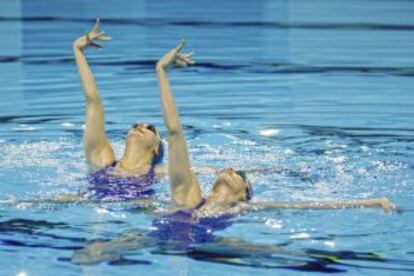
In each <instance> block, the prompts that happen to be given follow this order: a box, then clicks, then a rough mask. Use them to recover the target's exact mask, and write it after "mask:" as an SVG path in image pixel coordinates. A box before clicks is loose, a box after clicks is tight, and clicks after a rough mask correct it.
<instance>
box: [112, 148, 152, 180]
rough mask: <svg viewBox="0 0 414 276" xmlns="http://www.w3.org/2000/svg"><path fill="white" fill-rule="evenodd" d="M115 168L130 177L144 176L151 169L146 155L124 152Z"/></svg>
mask: <svg viewBox="0 0 414 276" xmlns="http://www.w3.org/2000/svg"><path fill="white" fill-rule="evenodd" d="M115 168H116V170H119V171H121V172H124V173H126V174H130V175H141V174H145V173H146V172H148V170H149V169H150V168H151V158H150V157H149V156H148V155H146V154H128V152H125V153H124V155H123V156H122V158H121V159H120V160H119V162H118V163H117V165H116V167H115Z"/></svg>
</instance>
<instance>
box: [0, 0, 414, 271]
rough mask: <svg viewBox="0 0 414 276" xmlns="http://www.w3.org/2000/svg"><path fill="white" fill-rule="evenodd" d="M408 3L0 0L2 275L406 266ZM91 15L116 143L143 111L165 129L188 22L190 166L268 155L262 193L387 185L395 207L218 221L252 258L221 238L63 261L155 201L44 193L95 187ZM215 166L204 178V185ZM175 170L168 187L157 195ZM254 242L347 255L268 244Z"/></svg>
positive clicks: (412, 266)
mask: <svg viewBox="0 0 414 276" xmlns="http://www.w3.org/2000/svg"><path fill="white" fill-rule="evenodd" d="M413 15H414V2H412V1H405V0H395V1H380V0H379V1H370V0H365V1H362V0H361V1H356V0H349V1H339V0H326V1H322V0H316V1H287V0H286V1H271V0H267V1H266V0H259V1H247V0H245V1H216V0H213V1H203V2H201V1H133V0H128V1H122V2H121V1H115V0H113V1H98V0H93V1H81V0H71V1H45V0H37V1H28V0H20V1H14V0H10V1H8V0H6V1H4V0H3V1H1V2H0V35H1V42H0V83H1V88H0V124H1V127H0V179H1V184H0V185H1V186H0V192H1V193H0V200H1V201H0V275H78V274H81V273H82V274H85V275H140V274H144V273H151V275H230V274H231V275H236V274H237V275H252V274H259V273H260V275H298V274H301V273H303V274H304V275H309V273H310V272H311V271H313V273H314V274H318V273H324V272H327V271H330V270H329V269H331V271H339V272H347V273H349V274H353V275H361V274H363V275H370V274H371V275H397V274H398V275H404V274H405V275H412V274H413V272H414V255H413V254H414V242H413V240H414V234H413V233H414V224H413V221H414V220H413V218H414V216H413V211H414V205H413V199H414V163H413V160H414V159H413V157H414V128H413V125H414V124H413V123H414V93H413V91H412V90H413V87H414V86H413V80H414V78H413V77H414V65H413V64H414V47H413V45H414V16H413ZM96 17H100V18H101V19H102V27H103V29H104V30H105V31H106V32H107V33H108V34H110V35H112V36H113V41H112V42H110V43H107V44H105V48H104V49H103V50H102V51H93V50H91V51H89V52H88V53H87V56H88V59H89V61H90V63H91V66H92V69H93V71H94V73H95V75H96V78H97V81H98V84H99V88H100V91H101V94H102V97H103V100H104V104H105V110H106V121H107V131H108V135H109V136H110V138H111V140H112V142H113V144H114V147H115V150H116V154H117V156H119V155H120V154H121V153H122V149H123V139H124V134H125V131H126V129H127V128H128V127H129V126H130V125H131V124H132V123H134V122H136V121H148V122H151V123H154V124H155V125H156V126H157V127H158V128H159V129H160V130H161V133H162V134H163V135H164V137H165V128H164V127H163V122H162V117H161V113H160V106H159V99H158V88H157V84H156V78H155V73H154V65H155V62H156V60H157V58H159V57H160V56H161V55H162V54H163V53H164V52H165V51H166V50H168V49H169V48H171V47H172V46H174V45H175V44H176V43H177V42H178V41H179V40H180V39H181V38H182V37H185V38H186V39H187V40H188V48H189V49H194V50H195V59H196V61H197V62H198V63H197V65H196V66H194V67H191V68H187V69H182V70H175V71H172V72H171V76H170V77H171V81H172V86H173V91H174V93H175V96H176V100H177V104H178V106H179V109H180V114H181V117H182V121H183V123H184V127H185V133H186V136H187V139H188V143H189V149H190V152H191V159H192V160H193V163H194V165H197V166H213V167H225V166H228V165H231V166H234V167H237V168H256V169H265V170H267V169H269V171H267V172H264V173H254V174H251V175H250V178H251V180H252V183H253V185H254V190H255V200H256V201H261V200H281V201H304V200H329V199H345V198H370V197H383V196H386V197H388V198H389V199H390V200H391V201H392V202H394V203H395V204H396V206H397V207H398V211H396V212H393V213H392V214H384V213H383V212H382V211H381V210H378V209H355V210H336V211H315V210H302V211H299V210H296V211H287V210H283V211H282V210H275V211H262V212H256V213H249V214H245V215H242V216H238V217H236V218H234V219H233V220H232V223H233V224H232V226H230V227H228V228H226V229H225V230H223V231H218V232H216V233H215V235H216V236H217V237H219V238H223V239H224V240H230V239H231V240H232V241H233V246H234V248H237V250H236V249H234V250H233V251H231V250H230V251H231V252H232V253H235V252H247V253H246V256H247V257H246V256H245V257H243V258H230V257H229V256H231V254H230V253H229V252H227V253H224V252H223V248H220V247H219V246H217V245H215V244H214V243H213V244H210V245H209V246H210V247H209V248H210V249H209V250H210V251H209V252H212V253H211V254H210V255H209V256H206V255H203V256H201V257H200V255H198V257H197V256H195V255H194V254H178V253H177V254H174V252H170V253H168V254H167V253H165V252H164V254H161V253H160V252H159V250H158V251H157V249H156V248H155V249H154V248H144V249H136V250H129V251H128V250H127V249H126V248H125V250H123V249H122V248H120V249H119V254H121V255H122V256H123V260H124V261H121V262H110V261H105V262H101V263H98V264H95V265H90V266H81V265H75V264H72V263H70V262H68V258H70V257H71V256H72V254H73V252H74V250H76V249H79V248H82V247H84V246H86V245H87V244H89V243H90V242H91V241H93V240H97V239H100V240H105V241H109V240H112V239H114V238H116V237H119V235H122V234H124V233H129V232H130V231H138V230H137V229H139V231H149V230H150V229H151V222H152V220H153V219H154V218H155V217H156V216H155V215H153V214H152V213H150V212H145V211H144V210H135V209H133V208H130V207H131V206H130V205H128V206H126V205H125V204H112V205H111V204H92V203H91V204H60V205H59V204H53V203H48V202H46V201H45V199H47V198H50V197H52V196H53V195H56V194H59V193H63V192H66V193H67V192H70V193H72V192H78V191H83V190H86V189H87V185H88V183H87V182H86V181H85V180H84V176H85V175H86V167H85V164H84V157H83V149H82V126H83V121H84V102H83V95H82V91H81V88H80V85H79V79H78V75H77V72H76V67H75V64H74V60H73V55H72V52H71V43H72V41H73V40H74V39H75V38H76V37H77V36H79V35H80V34H82V33H84V32H85V31H86V30H88V29H89V28H90V27H91V26H92V24H93V21H94V18H96ZM213 179H214V176H213V175H202V176H201V183H202V187H203V190H204V192H205V193H207V192H208V191H209V190H210V188H211V184H212V181H213ZM167 185H168V180H167V179H162V180H161V181H160V183H159V184H157V185H156V189H157V192H158V195H157V198H156V200H157V201H159V203H158V205H157V206H158V207H157V208H164V207H165V204H166V202H168V200H169V193H168V186H167ZM33 201H37V202H36V203H33ZM31 202H32V203H31ZM243 241H244V242H248V243H249V244H250V246H251V247H254V246H260V245H263V244H264V245H278V246H281V247H282V248H284V249H285V250H286V251H289V252H308V253H309V252H314V253H315V252H318V253H320V255H334V256H337V257H338V258H337V259H336V262H333V261H332V259H330V260H331V262H329V261H326V260H325V262H323V260H321V258H318V257H317V256H315V255H317V254H311V253H310V254H309V257H308V258H298V257H294V256H292V255H289V254H283V253H280V254H276V255H274V256H272V258H259V257H257V255H255V254H253V253H251V254H250V255H249V254H248V252H249V249H248V248H249V247H248V246H246V244H245V243H243ZM200 246H201V248H202V246H203V245H200ZM200 250H201V249H200ZM317 250H321V251H317ZM226 254H227V255H226ZM220 256H225V257H226V258H219V257H220ZM315 264H316V265H315Z"/></svg>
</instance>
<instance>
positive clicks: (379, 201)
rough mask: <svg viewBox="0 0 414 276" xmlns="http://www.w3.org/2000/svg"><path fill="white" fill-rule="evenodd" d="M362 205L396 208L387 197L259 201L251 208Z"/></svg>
mask: <svg viewBox="0 0 414 276" xmlns="http://www.w3.org/2000/svg"><path fill="white" fill-rule="evenodd" d="M360 207H379V208H382V209H383V210H384V211H385V212H390V211H392V210H393V209H395V206H394V204H392V203H391V202H390V201H389V200H388V199H387V198H385V197H383V198H372V199H350V200H331V201H315V202H298V203H288V202H257V203H255V204H254V205H251V208H257V209H344V208H360Z"/></svg>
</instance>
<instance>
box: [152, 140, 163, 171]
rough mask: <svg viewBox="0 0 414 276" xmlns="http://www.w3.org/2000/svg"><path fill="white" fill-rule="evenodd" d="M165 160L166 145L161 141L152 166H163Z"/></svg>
mask: <svg viewBox="0 0 414 276" xmlns="http://www.w3.org/2000/svg"><path fill="white" fill-rule="evenodd" d="M163 158H164V144H163V143H162V141H160V144H159V145H158V152H157V154H156V155H155V156H154V159H152V163H151V166H155V165H159V164H161V163H162V159H163Z"/></svg>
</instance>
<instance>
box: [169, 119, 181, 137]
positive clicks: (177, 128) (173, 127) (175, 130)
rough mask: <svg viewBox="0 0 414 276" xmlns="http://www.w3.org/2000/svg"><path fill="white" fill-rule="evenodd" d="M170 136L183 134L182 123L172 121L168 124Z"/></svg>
mask: <svg viewBox="0 0 414 276" xmlns="http://www.w3.org/2000/svg"><path fill="white" fill-rule="evenodd" d="M167 131H168V136H170V137H172V136H179V135H182V134H183V128H182V126H181V124H180V123H176V122H171V123H170V124H168V126H167Z"/></svg>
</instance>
